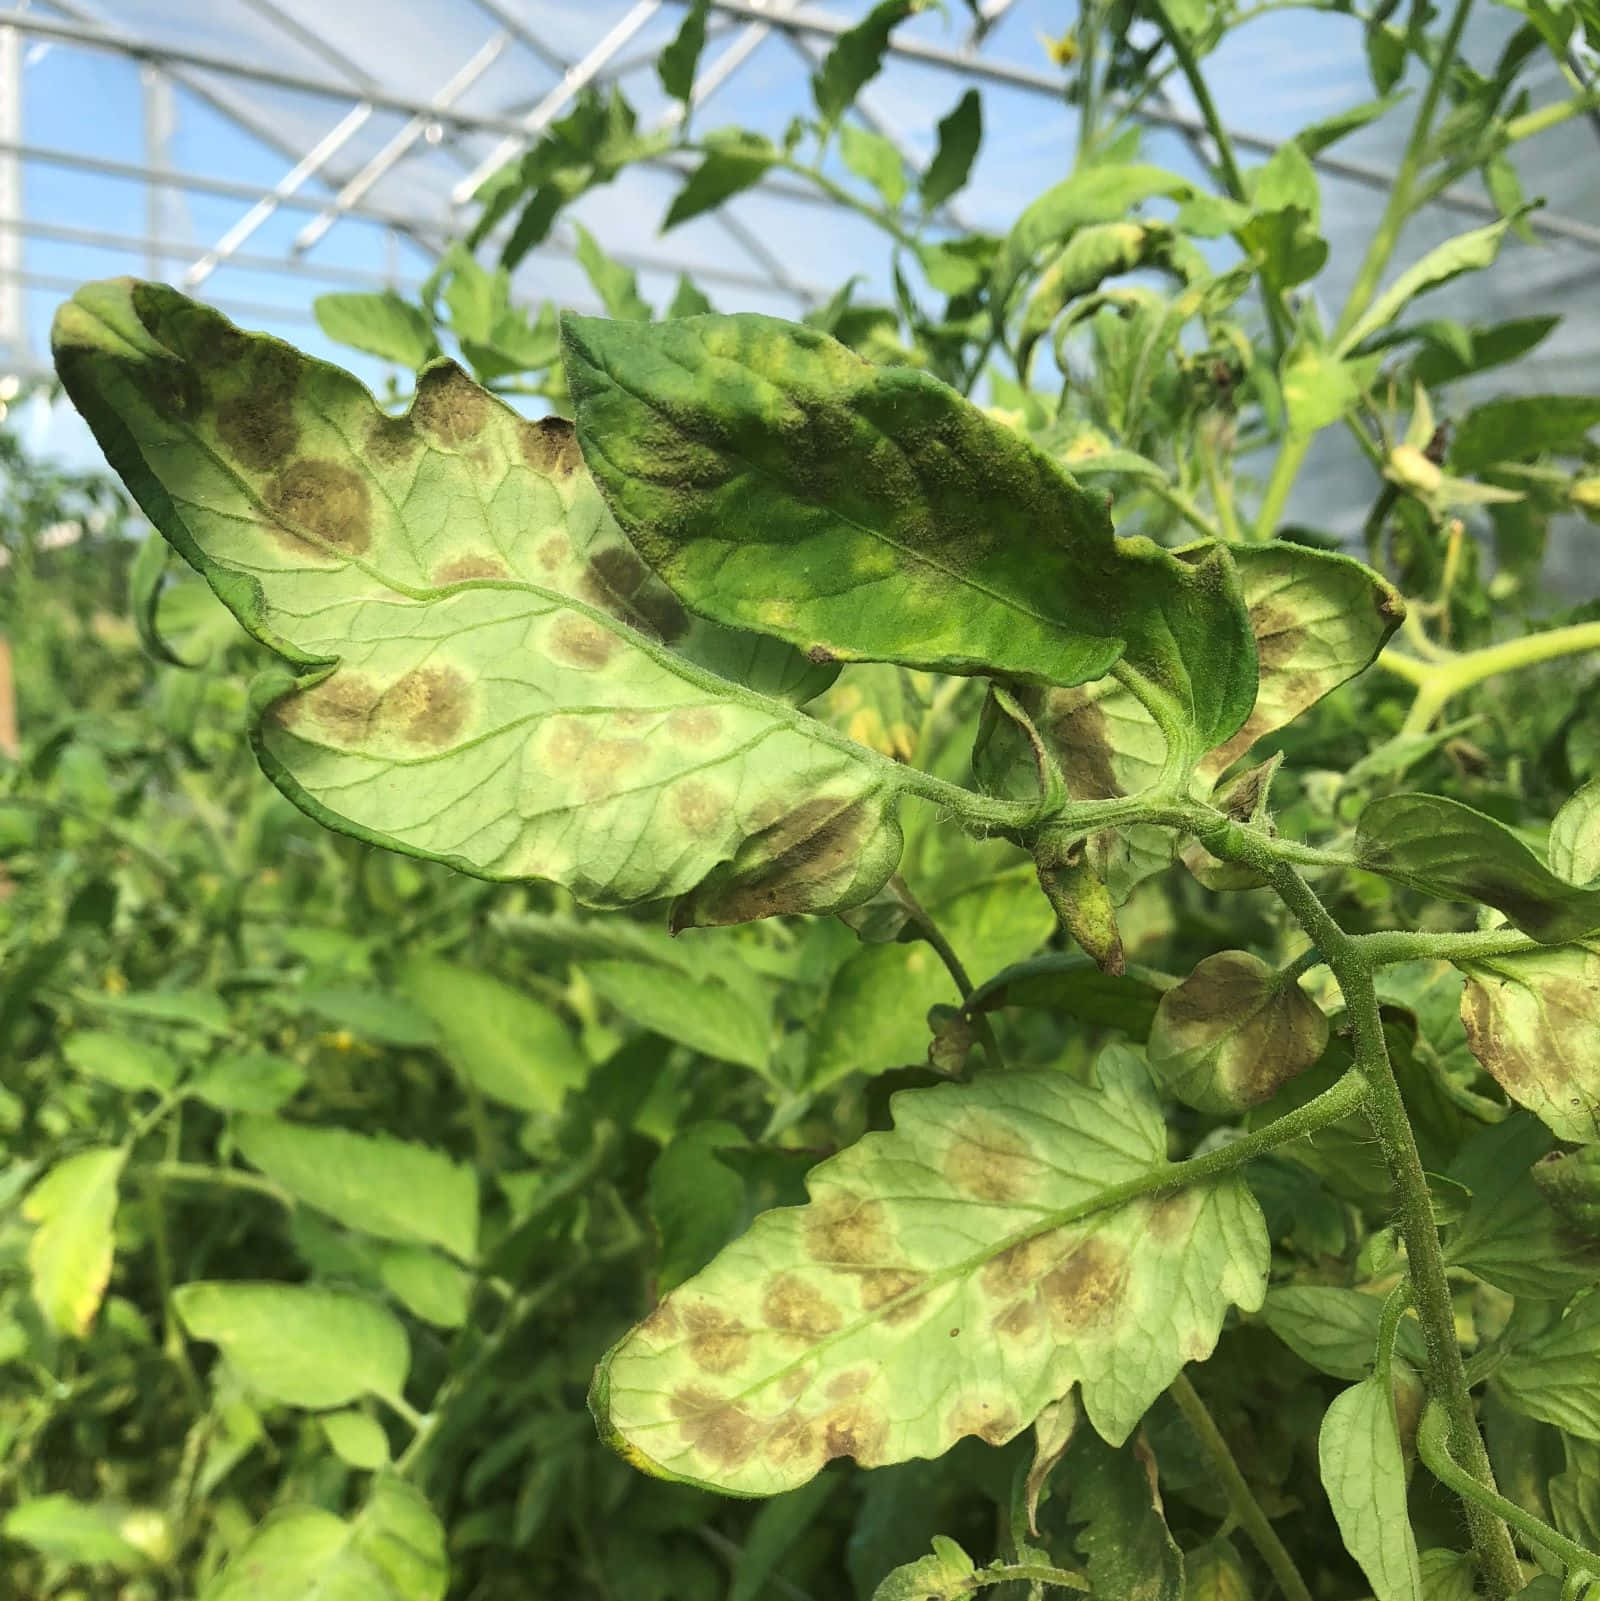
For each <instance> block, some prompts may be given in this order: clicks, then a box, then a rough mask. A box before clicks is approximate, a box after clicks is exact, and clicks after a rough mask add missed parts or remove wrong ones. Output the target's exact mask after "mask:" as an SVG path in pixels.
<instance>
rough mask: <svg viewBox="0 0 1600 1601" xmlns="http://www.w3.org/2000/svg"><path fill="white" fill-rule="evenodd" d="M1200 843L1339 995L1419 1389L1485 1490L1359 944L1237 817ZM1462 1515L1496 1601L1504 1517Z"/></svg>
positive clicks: (1402, 1115) (1425, 1214)
mask: <svg viewBox="0 0 1600 1601" xmlns="http://www.w3.org/2000/svg"><path fill="white" fill-rule="evenodd" d="M1201 843H1202V844H1204V845H1205V847H1206V848H1207V849H1208V850H1209V851H1210V852H1211V853H1212V854H1213V855H1214V856H1220V857H1221V858H1222V859H1223V860H1224V861H1237V862H1243V863H1244V864H1245V865H1246V866H1249V867H1253V868H1255V869H1256V871H1258V872H1260V873H1262V874H1264V875H1265V876H1266V878H1267V880H1268V881H1269V882H1270V883H1271V885H1272V887H1273V888H1274V889H1275V890H1276V891H1277V892H1278V895H1279V898H1280V899H1281V900H1282V901H1283V902H1284V904H1285V905H1286V906H1287V907H1288V908H1289V910H1290V912H1291V913H1293V915H1294V917H1295V919H1296V921H1297V922H1299V924H1300V926H1301V927H1302V928H1303V929H1304V930H1305V932H1306V933H1307V934H1308V935H1309V936H1310V938H1311V942H1312V944H1314V945H1315V946H1316V947H1317V948H1318V949H1319V950H1320V951H1321V952H1322V954H1323V957H1324V958H1325V959H1326V961H1327V964H1328V967H1329V968H1330V969H1331V971H1332V973H1333V976H1334V978H1335V979H1336V980H1337V981H1338V984H1339V989H1340V992H1341V993H1342V994H1343V996H1344V1001H1345V1008H1346V1012H1347V1015H1348V1018H1349V1021H1350V1027H1351V1032H1352V1036H1353V1044H1354V1054H1355V1067H1354V1069H1353V1071H1354V1072H1355V1073H1356V1074H1358V1075H1360V1077H1361V1079H1362V1080H1363V1082H1364V1083H1365V1086H1366V1096H1365V1100H1364V1102H1363V1109H1364V1110H1365V1112H1366V1115H1367V1118H1368V1120H1369V1122H1370V1123H1371V1124H1372V1127H1373V1130H1374V1132H1375V1133H1376V1134H1377V1136H1378V1142H1379V1144H1380V1145H1381V1147H1382V1149H1383V1154H1384V1159H1385V1162H1386V1163H1387V1165H1388V1168H1389V1174H1390V1177H1391V1179H1392V1180H1393V1182H1394V1185H1395V1189H1396V1191H1397V1196H1398V1200H1399V1208H1400V1230H1401V1234H1402V1236H1403V1237H1404V1239H1405V1244H1406V1258H1407V1262H1408V1264H1409V1271H1410V1275H1411V1284H1412V1289H1413V1294H1414V1297H1415V1300H1416V1307H1417V1316H1418V1319H1419V1321H1420V1322H1421V1324H1422V1334H1423V1339H1424V1341H1425V1343H1426V1345H1427V1351H1428V1388H1429V1391H1430V1393H1431V1394H1432V1395H1434V1396H1435V1397H1436V1398H1437V1399H1438V1400H1439V1401H1440V1402H1441V1403H1442V1404H1443V1406H1444V1408H1445V1410H1446V1413H1447V1415H1448V1417H1449V1420H1450V1434H1451V1440H1452V1444H1453V1446H1454V1448H1455V1453H1456V1456H1457V1458H1458V1459H1459V1460H1460V1461H1463V1462H1464V1463H1466V1465H1467V1471H1468V1472H1469V1473H1470V1475H1471V1477H1472V1478H1473V1479H1474V1480H1475V1481H1476V1483H1477V1484H1478V1485H1479V1486H1481V1487H1482V1488H1484V1489H1485V1490H1488V1491H1491V1492H1492V1491H1493V1490H1494V1472H1493V1469H1492V1468H1491V1467H1490V1465H1489V1453H1488V1452H1487V1451H1486V1450H1485V1448H1484V1444H1483V1437H1482V1436H1481V1435H1480V1434H1479V1432H1478V1422H1477V1415H1476V1413H1475V1411H1474V1409H1473V1405H1472V1396H1471V1394H1470V1393H1469V1391H1468V1389H1467V1382H1466V1374H1465V1372H1464V1370H1463V1368H1462V1362H1461V1347H1460V1344H1459V1343H1458V1341H1457V1339H1456V1325H1455V1308H1454V1306H1453V1304H1452V1302H1451V1297H1450V1285H1449V1282H1448V1280H1447V1278H1446V1276H1445V1266H1444V1254H1443V1252H1442V1251H1441V1249H1440V1246H1439V1230H1438V1226H1437V1225H1436V1223H1435V1221H1434V1215H1433V1202H1432V1198H1431V1196H1430V1195H1429V1192H1428V1179H1427V1174H1426V1173H1425V1172H1424V1171H1423V1167H1422V1158H1421V1156H1420V1155H1419V1154H1418V1152H1417V1142H1416V1139H1415V1137H1414V1136H1413V1134H1412V1131H1411V1120H1410V1117H1409V1115H1408V1114H1407V1112H1406V1108H1405V1103H1404V1101H1403V1100H1402V1099H1401V1097H1400V1086H1399V1083H1398V1082H1397V1080H1396V1079H1395V1076H1394V1070H1393V1068H1392V1067H1391V1065H1390V1063H1389V1053H1388V1048H1387V1046H1386V1045H1385V1044H1384V1038H1383V1021H1382V1018H1381V1017H1380V1015H1379V1011H1378V994H1377V990H1376V988H1375V987H1374V985H1373V982H1372V965H1371V963H1370V961H1369V960H1368V959H1367V957H1366V955H1365V953H1364V952H1363V950H1362V947H1361V946H1359V945H1358V944H1357V943H1356V942H1355V941H1354V940H1353V939H1352V938H1351V936H1350V935H1348V934H1346V933H1345V931H1344V930H1343V929H1342V928H1341V927H1340V926H1339V924H1338V923H1337V922H1335V921H1334V919H1333V917H1332V916H1331V915H1330V914H1329V912H1328V910H1327V908H1326V907H1325V906H1324V905H1323V904H1322V902H1321V901H1320V900H1319V899H1318V898H1317V895H1316V893H1315V891H1313V890H1312V888H1311V886H1310V885H1309V884H1307V883H1306V881H1305V880H1304V879H1303V878H1301V877H1300V875H1299V873H1297V872H1296V871H1295V869H1294V867H1293V865H1292V864H1291V863H1289V862H1286V861H1283V860H1281V859H1280V858H1278V857H1277V856H1275V855H1274V854H1273V853H1272V851H1271V850H1269V849H1268V848H1266V845H1265V842H1263V841H1261V840H1259V838H1258V837H1257V836H1256V835H1254V834H1253V833H1252V831H1251V830H1249V829H1246V828H1243V827H1241V826H1240V825H1239V824H1237V823H1232V822H1228V821H1226V820H1224V821H1222V823H1221V825H1220V826H1215V825H1213V826H1212V827H1211V828H1209V829H1208V830H1207V831H1206V833H1205V834H1204V835H1203V836H1202V839H1201ZM1466 1512H1467V1521H1468V1524H1469V1525H1470V1527H1471V1529H1472V1543H1473V1547H1474V1549H1475V1550H1476V1552H1477V1556H1478V1564H1479V1567H1480V1569H1481V1570H1482V1573H1483V1577H1484V1579H1485V1580H1486V1581H1487V1583H1488V1585H1489V1593H1490V1594H1491V1595H1492V1596H1493V1597H1495V1601H1504V1598H1505V1597H1507V1596H1510V1595H1512V1594H1514V1593H1515V1592H1516V1590H1517V1589H1519V1588H1520V1587H1521V1582H1522V1579H1521V1571H1520V1569H1519V1568H1518V1566H1517V1557H1516V1552H1515V1551H1514V1550H1513V1548H1512V1545H1511V1536H1510V1534H1509V1532H1508V1531H1507V1529H1506V1526H1505V1524H1504V1523H1503V1522H1502V1521H1501V1520H1500V1519H1499V1518H1498V1517H1496V1516H1495V1515H1494V1514H1493V1513H1491V1512H1488V1511H1486V1510H1485V1509H1484V1507H1483V1506H1481V1505H1478V1504H1476V1503H1474V1502H1472V1501H1469V1502H1468V1503H1467V1506H1466Z"/></svg>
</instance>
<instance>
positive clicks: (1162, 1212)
mask: <svg viewBox="0 0 1600 1601" xmlns="http://www.w3.org/2000/svg"><path fill="white" fill-rule="evenodd" d="M1205 1204H1206V1200H1205V1196H1204V1195H1203V1194H1202V1193H1201V1192H1200V1191H1198V1190H1179V1191H1178V1192H1177V1193H1176V1194H1174V1195H1169V1196H1166V1197H1165V1198H1164V1199H1162V1200H1159V1201H1157V1202H1156V1203H1155V1204H1154V1206H1152V1207H1151V1209H1150V1218H1149V1221H1148V1222H1147V1223H1146V1224H1145V1232H1146V1233H1148V1234H1149V1236H1150V1238H1151V1239H1153V1240H1156V1241H1158V1242H1160V1243H1163V1244H1164V1243H1166V1242H1167V1241H1169V1240H1185V1239H1187V1238H1188V1237H1189V1236H1190V1234H1192V1233H1193V1232H1194V1221H1195V1219H1196V1218H1197V1217H1199V1215H1200V1212H1201V1209H1202V1208H1203V1207H1204V1206H1205Z"/></svg>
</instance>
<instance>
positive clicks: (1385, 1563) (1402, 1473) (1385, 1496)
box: [1317, 1374, 1422, 1601]
mask: <svg viewBox="0 0 1600 1601" xmlns="http://www.w3.org/2000/svg"><path fill="white" fill-rule="evenodd" d="M1317 1454H1318V1457H1319V1459H1320V1462H1321V1465H1322V1484H1323V1488H1324V1489H1326V1490H1327V1492H1328V1499H1329V1501H1331V1502H1332V1503H1333V1515H1334V1517H1335V1518H1336V1519H1337V1520H1338V1523H1339V1532H1340V1534H1342V1535H1343V1536H1344V1545H1345V1549H1346V1550H1347V1551H1348V1552H1349V1553H1350V1555H1351V1556H1353V1557H1354V1558H1355V1559H1356V1561H1357V1562H1359V1563H1360V1564H1361V1571H1362V1572H1363V1573H1365V1574H1366V1576H1367V1580H1368V1582H1369V1583H1370V1584H1371V1585H1372V1593H1373V1595H1374V1596H1375V1597H1376V1601H1422V1572H1421V1569H1420V1567H1419V1565H1418V1560H1417V1542H1416V1537H1415V1536H1414V1535H1413V1534H1412V1532H1411V1519H1410V1516H1409V1515H1408V1513H1407V1511H1406V1465H1405V1458H1404V1456H1403V1455H1402V1454H1401V1450H1400V1428H1399V1425H1398V1424H1397V1423H1396V1421H1395V1415H1394V1398H1393V1396H1392V1394H1391V1393H1390V1388H1389V1378H1388V1375H1387V1374H1374V1375H1373V1376H1372V1377H1371V1378H1369V1379H1363V1380H1362V1381H1361V1383H1360V1384H1356V1385H1352V1386H1351V1387H1350V1388H1349V1389H1348V1390H1346V1391H1345V1392H1344V1393H1343V1394H1342V1395H1339V1396H1336V1397H1335V1398H1334V1401H1333V1404H1332V1405H1331V1406H1330V1407H1329V1408H1328V1411H1327V1414H1326V1416H1325V1417H1324V1418H1323V1420H1322V1432H1321V1435H1320V1436H1319V1438H1318V1441H1317Z"/></svg>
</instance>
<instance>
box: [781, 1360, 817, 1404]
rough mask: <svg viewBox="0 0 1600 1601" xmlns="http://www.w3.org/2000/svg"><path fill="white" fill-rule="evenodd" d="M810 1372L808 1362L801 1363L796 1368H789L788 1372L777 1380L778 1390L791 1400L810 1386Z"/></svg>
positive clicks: (810, 1366) (810, 1367) (810, 1368)
mask: <svg viewBox="0 0 1600 1601" xmlns="http://www.w3.org/2000/svg"><path fill="white" fill-rule="evenodd" d="M812 1372H813V1369H812V1365H811V1363H809V1362H806V1363H802V1364H801V1365H800V1366H799V1367H796V1368H790V1369H789V1371H788V1372H787V1373H785V1374H784V1376H783V1377H782V1378H781V1379H779V1380H778V1388H779V1389H780V1390H781V1391H783V1393H784V1395H786V1396H787V1397H789V1399H791V1400H793V1398H794V1397H795V1396H797V1395H798V1394H799V1393H800V1392H801V1391H802V1390H803V1389H805V1387H806V1386H807V1385H808V1384H810V1382H811V1375H812Z"/></svg>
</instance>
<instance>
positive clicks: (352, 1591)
mask: <svg viewBox="0 0 1600 1601" xmlns="http://www.w3.org/2000/svg"><path fill="white" fill-rule="evenodd" d="M449 1579H450V1573H449V1566H448V1563H447V1561H446V1558H445V1543H444V1530H443V1528H441V1527H440V1524H439V1520H438V1519H437V1518H436V1517H435V1516H434V1514H433V1512H432V1510H431V1509H430V1508H429V1506H428V1503H427V1502H426V1501H425V1500H424V1499H423V1497H422V1495H421V1493H420V1492H419V1491H417V1490H414V1489H412V1487H411V1486H410V1485H409V1484H407V1483H405V1481H404V1480H402V1479H398V1478H395V1477H393V1476H392V1475H389V1474H385V1475H383V1476H381V1477H380V1478H378V1479H377V1480H376V1481H375V1482H374V1483H373V1486H372V1493H371V1496H370V1498H369V1500H368V1501H367V1504H366V1505H365V1506H364V1507H362V1509H361V1510H360V1511H359V1512H358V1513H357V1514H356V1515H355V1517H354V1518H352V1519H351V1520H350V1521H349V1522H346V1521H345V1520H344V1519H343V1518H339V1517H335V1516H334V1515H333V1513H331V1512H325V1511H323V1510H322V1509H321V1508H320V1507H312V1506H287V1507H280V1508H279V1509H278V1510H276V1511H274V1512H272V1513H270V1514H269V1515H268V1517H267V1519H266V1521H265V1522H264V1523H262V1525H261V1526H260V1527H259V1528H258V1529H257V1530H256V1531H255V1533H254V1534H253V1535H252V1536H251V1537H250V1541H249V1543H248V1544H247V1545H246V1546H245V1547H244V1548H243V1549H242V1550H241V1551H239V1552H238V1554H237V1555H235V1556H234V1557H233V1558H232V1560H231V1561H230V1562H229V1563H228V1565H227V1567H226V1568H224V1569H223V1570H222V1573H221V1574H220V1575H219V1576H218V1577H217V1578H216V1579H215V1580H213V1581H212V1583H211V1584H209V1585H208V1586H207V1587H206V1589H205V1591H204V1592H203V1593H202V1595H201V1598H200V1601H443V1597H444V1593H445V1590H446V1588H447V1587H448V1585H449Z"/></svg>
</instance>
